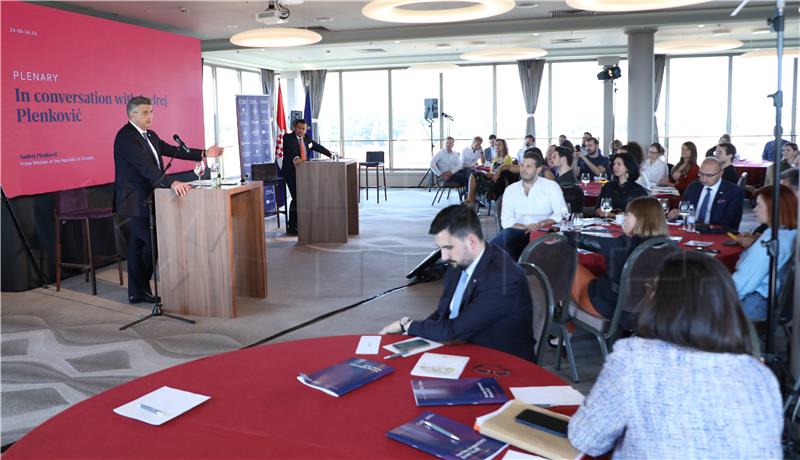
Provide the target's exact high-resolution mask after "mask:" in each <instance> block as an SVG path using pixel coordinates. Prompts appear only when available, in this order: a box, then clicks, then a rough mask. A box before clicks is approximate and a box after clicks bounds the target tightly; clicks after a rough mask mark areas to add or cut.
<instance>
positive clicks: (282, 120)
mask: <svg viewBox="0 0 800 460" xmlns="http://www.w3.org/2000/svg"><path fill="white" fill-rule="evenodd" d="M275 124H276V125H277V128H278V129H277V132H278V134H277V136H276V139H275V163H277V165H278V168H281V167H283V135H284V134H286V115H284V113H283V94H282V93H281V82H280V81H278V110H277V114H276V116H275Z"/></svg>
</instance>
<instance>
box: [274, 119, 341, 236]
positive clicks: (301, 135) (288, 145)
mask: <svg viewBox="0 0 800 460" xmlns="http://www.w3.org/2000/svg"><path fill="white" fill-rule="evenodd" d="M307 128H308V127H307V126H306V122H305V120H302V119H296V120H294V121H293V122H292V132H290V133H286V134H284V135H283V167H282V168H281V176H282V177H283V178H284V179H285V180H286V185H287V186H288V187H289V193H291V194H292V204H291V205H290V206H289V222H287V223H286V233H287V234H288V235H297V167H298V166H299V165H300V164H301V163H302V162H304V161H306V160H307V159H308V156H307V155H308V151H309V150H314V151H317V152H319V153H321V154H323V155H327V156H329V157H330V156H331V152H329V151H328V149H326V148H325V147H323V146H322V145H320V144H318V143H316V142H314V140H313V139H311V138H310V137H308V136H306V129H307Z"/></svg>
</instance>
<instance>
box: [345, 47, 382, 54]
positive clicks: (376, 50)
mask: <svg viewBox="0 0 800 460" xmlns="http://www.w3.org/2000/svg"><path fill="white" fill-rule="evenodd" d="M353 51H355V52H356V53H361V54H375V53H385V52H386V50H385V49H382V48H364V49H360V50H353Z"/></svg>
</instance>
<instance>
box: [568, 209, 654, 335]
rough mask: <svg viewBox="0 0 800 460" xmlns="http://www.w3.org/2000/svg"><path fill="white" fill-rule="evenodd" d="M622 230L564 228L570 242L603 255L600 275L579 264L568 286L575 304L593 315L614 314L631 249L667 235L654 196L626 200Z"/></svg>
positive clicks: (603, 316) (607, 316) (607, 315)
mask: <svg viewBox="0 0 800 460" xmlns="http://www.w3.org/2000/svg"><path fill="white" fill-rule="evenodd" d="M622 231H623V232H624V235H622V236H620V237H619V238H603V237H595V236H590V235H583V234H581V233H578V232H566V235H567V238H568V239H569V240H570V242H571V243H572V244H573V245H575V246H576V247H579V248H583V249H588V250H590V251H593V252H597V253H599V254H600V255H602V256H603V258H605V261H606V267H607V270H606V274H605V275H604V276H601V277H596V276H594V275H593V274H592V272H590V271H589V269H588V268H586V267H584V266H583V265H580V264H579V265H578V269H577V271H576V272H575V280H574V281H573V283H572V290H571V293H572V298H573V299H575V302H576V303H577V304H578V306H579V307H580V308H581V309H582V310H584V311H586V312H587V313H590V314H592V315H594V316H597V317H601V318H607V319H611V317H612V316H613V315H614V309H615V308H616V306H617V297H619V292H618V291H617V289H618V286H619V283H620V279H621V278H622V268H623V267H624V266H625V262H626V261H627V260H628V256H630V254H631V253H632V252H633V250H634V249H636V247H637V246H639V245H640V244H642V242H644V241H646V240H648V239H650V238H655V237H666V236H668V232H667V221H666V219H665V218H664V211H663V210H662V209H661V205H660V204H659V202H658V200H657V199H656V198H652V197H640V198H636V199H634V200H633V201H631V202H630V203H628V206H627V207H626V209H625V220H624V221H623V223H622Z"/></svg>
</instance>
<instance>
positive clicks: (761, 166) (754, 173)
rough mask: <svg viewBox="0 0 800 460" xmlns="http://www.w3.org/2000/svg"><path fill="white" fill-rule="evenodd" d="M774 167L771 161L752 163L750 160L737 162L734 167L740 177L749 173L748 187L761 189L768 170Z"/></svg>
mask: <svg viewBox="0 0 800 460" xmlns="http://www.w3.org/2000/svg"><path fill="white" fill-rule="evenodd" d="M770 166H772V162H771V161H763V160H759V161H750V160H742V161H735V162H734V163H733V167H734V168H736V173H737V174H738V175H742V173H743V172H747V185H752V186H753V187H755V188H759V187H761V186H762V185H764V178H765V177H766V175H767V168H769V167H770Z"/></svg>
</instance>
